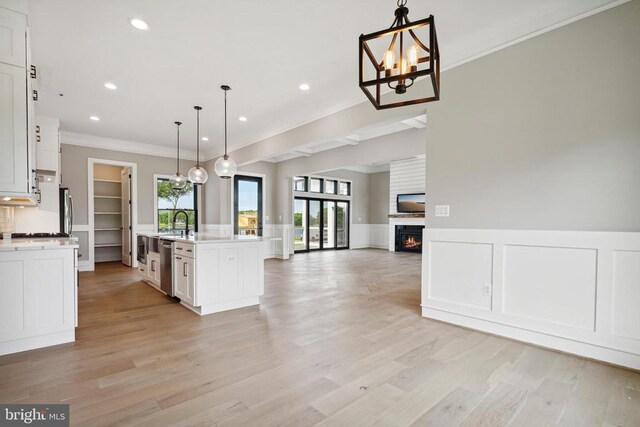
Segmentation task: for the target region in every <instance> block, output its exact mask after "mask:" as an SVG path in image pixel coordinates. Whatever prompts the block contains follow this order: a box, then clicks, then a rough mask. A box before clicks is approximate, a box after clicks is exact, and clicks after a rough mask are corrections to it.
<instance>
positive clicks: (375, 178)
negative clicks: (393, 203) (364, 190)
mask: <svg viewBox="0 0 640 427" xmlns="http://www.w3.org/2000/svg"><path fill="white" fill-rule="evenodd" d="M388 215H389V172H378V173H372V174H370V175H369V224H388V223H389V216H388Z"/></svg>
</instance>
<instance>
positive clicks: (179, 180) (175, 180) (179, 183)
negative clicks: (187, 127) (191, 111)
mask: <svg viewBox="0 0 640 427" xmlns="http://www.w3.org/2000/svg"><path fill="white" fill-rule="evenodd" d="M174 123H175V124H176V126H177V128H178V143H177V146H178V149H177V153H176V174H175V175H173V176H172V177H171V179H169V182H170V183H171V188H175V189H176V190H180V189H183V188H184V187H185V186H186V185H187V177H185V176H184V175H182V174H181V173H180V125H181V124H182V122H174Z"/></svg>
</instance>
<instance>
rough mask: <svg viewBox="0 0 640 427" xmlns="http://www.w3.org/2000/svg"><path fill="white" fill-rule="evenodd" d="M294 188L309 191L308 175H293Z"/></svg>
mask: <svg viewBox="0 0 640 427" xmlns="http://www.w3.org/2000/svg"><path fill="white" fill-rule="evenodd" d="M293 189H294V190H295V191H307V177H306V176H294V177H293Z"/></svg>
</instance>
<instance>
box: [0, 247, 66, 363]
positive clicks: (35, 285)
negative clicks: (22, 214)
mask: <svg viewBox="0 0 640 427" xmlns="http://www.w3.org/2000/svg"><path fill="white" fill-rule="evenodd" d="M77 249H78V242H77V241H76V239H73V238H53V239H46V240H42V239H33V240H32V239H13V240H0V355H3V354H9V353H16V352H19V351H24V350H31V349H35V348H40V347H47V346H50V345H56V344H62V343H66V342H72V341H74V340H75V327H76V326H77V318H78V316H77V314H78V311H77V307H78V306H77V303H78V295H77V283H76V278H77V275H76V268H77V260H76V259H77Z"/></svg>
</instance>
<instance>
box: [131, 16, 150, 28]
mask: <svg viewBox="0 0 640 427" xmlns="http://www.w3.org/2000/svg"><path fill="white" fill-rule="evenodd" d="M129 23H131V25H133V27H134V28H137V29H138V30H148V29H149V24H147V23H146V22H144V21H143V20H142V19H138V18H133V19H130V20H129Z"/></svg>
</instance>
